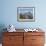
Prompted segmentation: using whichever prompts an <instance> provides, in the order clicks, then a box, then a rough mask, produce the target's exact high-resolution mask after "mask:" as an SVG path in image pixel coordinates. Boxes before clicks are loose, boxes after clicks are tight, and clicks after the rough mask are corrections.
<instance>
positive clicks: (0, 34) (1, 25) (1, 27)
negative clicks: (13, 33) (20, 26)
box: [0, 24, 6, 43]
mask: <svg viewBox="0 0 46 46" xmlns="http://www.w3.org/2000/svg"><path fill="white" fill-rule="evenodd" d="M4 28H6V26H5V25H4V24H0V43H2V36H3V34H2V32H5V31H6V30H3V29H4Z"/></svg>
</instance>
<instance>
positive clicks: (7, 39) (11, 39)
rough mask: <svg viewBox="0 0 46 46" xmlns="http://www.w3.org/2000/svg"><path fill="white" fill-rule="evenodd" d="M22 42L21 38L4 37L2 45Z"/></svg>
mask: <svg viewBox="0 0 46 46" xmlns="http://www.w3.org/2000/svg"><path fill="white" fill-rule="evenodd" d="M21 41H23V36H4V37H3V43H6V44H8V43H14V42H21Z"/></svg>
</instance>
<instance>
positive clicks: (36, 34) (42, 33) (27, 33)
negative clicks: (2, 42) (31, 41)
mask: <svg viewBox="0 0 46 46" xmlns="http://www.w3.org/2000/svg"><path fill="white" fill-rule="evenodd" d="M31 35H32V36H44V35H45V33H44V32H24V36H31Z"/></svg>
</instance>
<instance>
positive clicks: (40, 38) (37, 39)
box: [32, 36, 44, 44]
mask: <svg viewBox="0 0 46 46" xmlns="http://www.w3.org/2000/svg"><path fill="white" fill-rule="evenodd" d="M32 43H33V44H43V43H44V36H32Z"/></svg>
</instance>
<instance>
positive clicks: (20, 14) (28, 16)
mask: <svg viewBox="0 0 46 46" xmlns="http://www.w3.org/2000/svg"><path fill="white" fill-rule="evenodd" d="M17 21H19V22H34V21H35V7H17Z"/></svg>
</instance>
